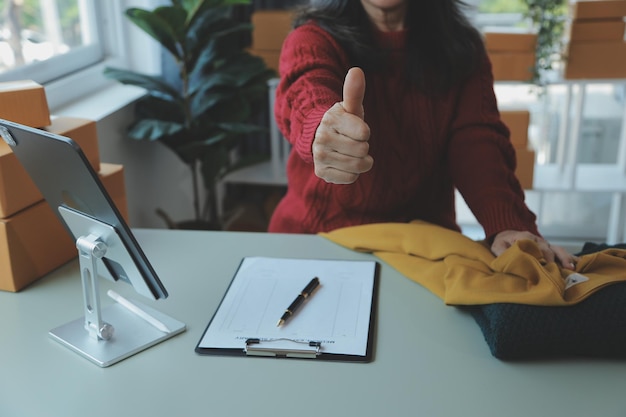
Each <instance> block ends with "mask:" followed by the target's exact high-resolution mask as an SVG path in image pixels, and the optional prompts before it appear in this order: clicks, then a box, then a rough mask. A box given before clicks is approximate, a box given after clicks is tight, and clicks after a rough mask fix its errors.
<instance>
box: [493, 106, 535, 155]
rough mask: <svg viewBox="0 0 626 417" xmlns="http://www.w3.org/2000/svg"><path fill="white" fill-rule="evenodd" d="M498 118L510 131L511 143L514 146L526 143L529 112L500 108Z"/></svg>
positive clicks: (520, 146)
mask: <svg viewBox="0 0 626 417" xmlns="http://www.w3.org/2000/svg"><path fill="white" fill-rule="evenodd" d="M500 118H501V119H502V121H503V122H504V124H505V125H507V127H508V128H509V130H510V131H511V143H512V144H513V146H515V147H516V148H517V147H519V148H523V147H526V146H527V145H528V126H529V124H530V112H529V111H528V110H502V111H500Z"/></svg>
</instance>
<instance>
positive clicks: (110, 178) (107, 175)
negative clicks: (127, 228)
mask: <svg viewBox="0 0 626 417" xmlns="http://www.w3.org/2000/svg"><path fill="white" fill-rule="evenodd" d="M99 176H100V181H102V184H103V185H104V188H106V190H107V192H108V193H109V196H110V197H111V199H112V200H113V202H114V203H115V206H116V207H117V209H118V210H119V212H120V214H121V215H122V217H123V218H124V220H125V221H126V223H127V224H128V223H129V217H128V200H127V198H126V182H125V180H124V166H123V165H118V164H109V163H105V162H103V163H101V164H100V172H99Z"/></svg>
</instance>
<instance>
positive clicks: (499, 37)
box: [484, 32, 537, 52]
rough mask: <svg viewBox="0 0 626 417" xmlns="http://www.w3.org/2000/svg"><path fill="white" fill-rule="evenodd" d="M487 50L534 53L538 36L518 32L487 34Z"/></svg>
mask: <svg viewBox="0 0 626 417" xmlns="http://www.w3.org/2000/svg"><path fill="white" fill-rule="evenodd" d="M484 37H485V48H486V49H487V50H488V51H500V52H534V51H535V48H536V46H537V34H535V33H518V32H485V35H484Z"/></svg>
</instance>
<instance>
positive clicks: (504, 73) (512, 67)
mask: <svg viewBox="0 0 626 417" xmlns="http://www.w3.org/2000/svg"><path fill="white" fill-rule="evenodd" d="M488 54H489V59H490V60H491V66H492V70H493V77H494V79H495V80H499V81H529V80H530V79H532V76H533V68H534V67H535V53H534V52H488Z"/></svg>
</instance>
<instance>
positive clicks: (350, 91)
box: [342, 67, 365, 119]
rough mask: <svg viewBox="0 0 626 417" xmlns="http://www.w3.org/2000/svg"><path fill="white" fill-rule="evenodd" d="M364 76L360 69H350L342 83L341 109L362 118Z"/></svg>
mask: <svg viewBox="0 0 626 417" xmlns="http://www.w3.org/2000/svg"><path fill="white" fill-rule="evenodd" d="M364 98H365V74H364V73H363V70H362V69H361V68H357V67H354V68H350V70H349V71H348V73H347V74H346V79H345V81H344V83H343V103H342V105H343V108H344V110H345V111H347V112H348V113H352V114H355V115H357V116H359V117H360V118H361V119H362V118H363V99H364Z"/></svg>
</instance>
